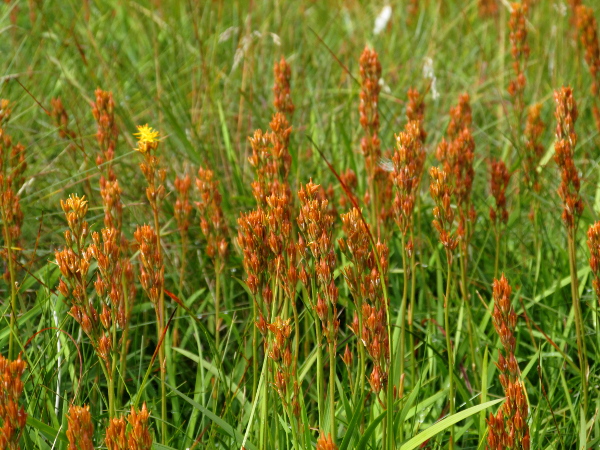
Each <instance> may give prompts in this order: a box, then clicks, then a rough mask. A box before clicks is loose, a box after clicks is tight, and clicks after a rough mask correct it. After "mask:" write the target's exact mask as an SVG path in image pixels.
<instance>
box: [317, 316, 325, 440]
mask: <svg viewBox="0 0 600 450" xmlns="http://www.w3.org/2000/svg"><path fill="white" fill-rule="evenodd" d="M315 332H316V336H317V342H316V346H317V408H318V410H319V429H321V430H322V429H323V422H324V421H325V420H324V417H323V400H324V395H323V390H324V387H323V381H324V380H323V351H322V348H321V347H322V341H323V336H322V332H321V322H320V321H319V320H318V319H317V320H315Z"/></svg>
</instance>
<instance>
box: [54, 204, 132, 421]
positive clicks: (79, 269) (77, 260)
mask: <svg viewBox="0 0 600 450" xmlns="http://www.w3.org/2000/svg"><path fill="white" fill-rule="evenodd" d="M61 207H62V210H63V212H64V213H65V217H66V219H67V225H68V229H67V230H66V231H65V234H64V237H65V244H66V246H65V247H64V248H63V249H62V250H57V251H56V252H55V258H56V264H57V265H58V267H59V269H60V272H61V275H62V276H61V279H60V281H59V285H58V291H59V292H60V294H61V295H62V296H63V297H64V298H65V300H66V301H67V302H68V303H69V304H70V310H69V315H71V317H73V318H74V319H75V321H76V322H77V323H78V324H79V326H81V329H82V330H83V332H84V333H85V334H86V335H87V336H88V338H89V339H90V343H91V345H92V347H93V348H94V351H95V352H96V354H97V355H98V358H99V360H100V367H101V368H102V371H103V372H104V376H105V378H106V382H107V383H108V414H109V417H113V416H114V415H115V411H116V400H115V381H116V380H115V379H116V364H117V361H118V351H117V347H118V344H119V341H118V338H117V328H118V327H121V328H122V327H124V326H125V323H126V321H127V320H128V317H127V314H126V313H125V309H124V305H123V296H122V289H121V285H120V282H119V280H115V279H111V278H109V275H108V274H109V273H110V274H113V275H111V276H114V274H115V265H116V264H118V254H119V244H118V243H117V242H116V236H115V234H114V233H113V232H112V231H111V230H110V229H104V232H103V233H102V238H101V237H100V234H99V233H97V232H96V233H93V235H92V240H93V242H92V243H89V233H90V226H89V224H88V222H87V220H86V215H87V212H88V202H87V200H86V199H85V196H82V197H79V196H78V195H77V194H71V195H70V196H69V198H67V199H66V200H61ZM94 259H95V260H96V261H97V262H98V273H97V279H96V282H95V283H94V286H95V289H96V293H97V294H98V299H99V304H98V302H94V301H93V297H92V293H91V292H89V291H88V284H89V282H90V278H91V276H90V273H89V272H90V267H91V264H92V262H93V260H94ZM119 273H120V272H119Z"/></svg>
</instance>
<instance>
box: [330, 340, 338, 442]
mask: <svg viewBox="0 0 600 450" xmlns="http://www.w3.org/2000/svg"><path fill="white" fill-rule="evenodd" d="M330 334H333V330H330ZM335 363H336V361H335V343H334V342H333V341H332V342H330V343H329V414H330V420H331V428H330V433H331V439H332V440H333V443H334V444H335V441H336V427H335Z"/></svg>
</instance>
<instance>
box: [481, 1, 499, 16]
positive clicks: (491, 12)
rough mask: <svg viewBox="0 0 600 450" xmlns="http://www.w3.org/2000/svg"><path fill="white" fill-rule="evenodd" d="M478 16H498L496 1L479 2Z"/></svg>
mask: <svg viewBox="0 0 600 450" xmlns="http://www.w3.org/2000/svg"><path fill="white" fill-rule="evenodd" d="M478 4H479V14H480V15H481V16H482V17H486V16H495V15H496V14H498V0H479V3H478Z"/></svg>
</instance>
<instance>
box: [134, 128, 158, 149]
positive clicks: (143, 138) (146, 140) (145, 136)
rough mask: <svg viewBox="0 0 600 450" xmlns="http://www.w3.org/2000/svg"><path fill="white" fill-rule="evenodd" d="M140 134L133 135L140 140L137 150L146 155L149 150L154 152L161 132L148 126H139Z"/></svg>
mask: <svg viewBox="0 0 600 450" xmlns="http://www.w3.org/2000/svg"><path fill="white" fill-rule="evenodd" d="M137 129H138V132H137V133H133V135H134V136H135V137H136V138H137V140H138V146H137V150H138V151H140V152H142V153H146V152H147V151H148V150H153V149H155V148H156V147H157V145H158V139H157V138H158V136H159V132H158V131H156V130H154V129H153V128H152V127H150V126H148V124H146V125H138V126H137Z"/></svg>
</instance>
